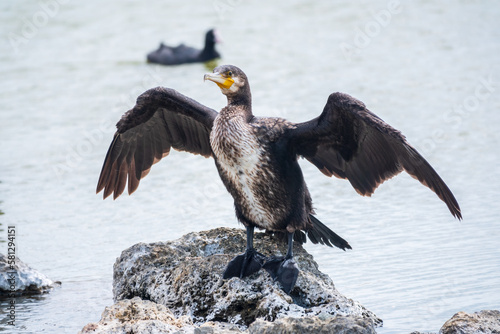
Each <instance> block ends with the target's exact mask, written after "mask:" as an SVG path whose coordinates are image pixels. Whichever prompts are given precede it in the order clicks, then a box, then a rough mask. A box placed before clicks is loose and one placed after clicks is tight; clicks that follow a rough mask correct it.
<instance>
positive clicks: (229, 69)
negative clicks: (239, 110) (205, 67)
mask: <svg viewBox="0 0 500 334" xmlns="http://www.w3.org/2000/svg"><path fill="white" fill-rule="evenodd" d="M203 79H204V80H210V81H213V82H215V83H216V84H217V86H219V87H220V90H221V91H222V94H224V95H226V96H227V98H228V100H229V101H230V102H231V101H233V100H239V99H242V98H243V99H245V100H250V99H251V97H250V86H249V85H248V79H247V76H246V75H245V73H243V71H242V70H240V69H239V68H238V67H236V66H233V65H221V66H217V67H216V68H214V71H213V73H207V74H205V76H204V77H203Z"/></svg>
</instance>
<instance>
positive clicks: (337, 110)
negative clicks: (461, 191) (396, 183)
mask: <svg viewBox="0 0 500 334" xmlns="http://www.w3.org/2000/svg"><path fill="white" fill-rule="evenodd" d="M290 135H291V143H292V145H293V149H294V150H295V152H296V154H298V155H302V156H303V157H305V158H306V159H307V160H309V161H310V162H311V163H313V164H314V165H315V166H316V167H318V169H319V170H320V171H321V172H323V174H325V175H327V176H332V175H335V176H336V177H338V178H342V179H347V180H349V182H350V183H351V185H352V186H353V187H354V189H356V191H357V192H358V193H359V194H361V195H363V196H365V195H367V196H370V195H371V194H372V193H373V192H374V191H375V189H376V188H377V187H378V186H379V185H380V184H381V183H382V182H384V181H385V180H388V179H390V178H391V177H393V176H395V175H397V174H399V173H401V172H402V171H403V170H405V171H406V172H407V173H408V174H410V175H411V176H412V177H414V178H416V179H417V180H419V181H420V182H421V183H422V184H423V185H425V186H427V187H429V188H430V189H431V190H432V191H434V192H435V193H436V195H438V196H439V198H440V199H441V200H443V201H444V202H445V203H446V205H447V206H448V209H449V210H450V212H451V214H452V215H453V216H454V217H456V218H458V219H461V218H462V214H461V211H460V207H459V205H458V203H457V200H456V199H455V197H454V196H453V194H452V192H451V191H450V189H449V188H448V186H447V185H446V184H445V183H444V181H443V180H442V179H441V177H440V176H439V175H438V174H437V173H436V171H435V170H434V169H433V168H432V166H431V165H430V164H429V163H428V162H427V161H426V160H425V159H424V158H423V157H422V156H421V155H420V154H419V153H418V152H417V150H415V149H414V148H413V147H412V146H411V145H410V144H409V143H408V142H407V141H406V139H405V137H404V136H403V135H402V134H401V133H400V132H399V131H398V130H396V129H394V128H393V127H391V126H390V125H389V124H387V123H385V122H384V121H383V120H382V119H380V118H379V117H378V116H377V115H375V114H373V113H372V112H370V111H369V110H368V109H366V107H365V105H364V104H363V103H362V102H360V101H358V100H356V99H354V98H353V97H351V96H349V95H347V94H342V93H333V94H331V95H330V96H329V98H328V101H327V103H326V105H325V108H324V109H323V112H322V114H321V115H320V116H319V117H317V118H315V119H313V120H311V121H308V122H304V123H299V124H296V127H295V128H294V129H292V130H291V133H290Z"/></svg>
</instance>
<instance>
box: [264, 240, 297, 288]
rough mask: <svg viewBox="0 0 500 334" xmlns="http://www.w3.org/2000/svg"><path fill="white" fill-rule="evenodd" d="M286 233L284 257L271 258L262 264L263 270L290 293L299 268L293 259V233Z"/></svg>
mask: <svg viewBox="0 0 500 334" xmlns="http://www.w3.org/2000/svg"><path fill="white" fill-rule="evenodd" d="M287 233H288V250H287V252H286V255H285V257H282V256H281V257H274V258H271V259H270V260H269V261H267V262H266V263H265V264H264V266H263V267H264V269H266V270H267V272H268V273H269V274H270V275H271V277H272V278H274V279H275V280H277V281H278V282H280V283H281V286H282V287H283V290H284V291H285V292H286V293H290V291H292V289H293V287H294V286H295V282H296V281H297V277H298V276H299V268H298V267H297V264H296V263H295V260H294V259H293V233H290V232H287Z"/></svg>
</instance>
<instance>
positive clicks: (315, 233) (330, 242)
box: [294, 215, 352, 250]
mask: <svg viewBox="0 0 500 334" xmlns="http://www.w3.org/2000/svg"><path fill="white" fill-rule="evenodd" d="M309 220H310V221H311V223H312V224H313V228H312V229H310V230H307V231H305V232H306V233H307V236H308V237H309V240H311V242H312V243H313V244H317V243H320V244H322V245H327V246H330V247H333V246H336V247H338V248H340V249H342V250H346V249H352V247H351V245H349V243H348V242H347V241H345V240H344V239H342V238H341V237H340V236H339V235H338V234H337V233H335V232H333V231H332V230H330V229H329V228H328V227H327V226H326V225H324V224H323V223H322V222H320V221H319V220H318V219H317V218H316V217H314V216H313V215H309ZM296 232H297V231H296ZM295 236H297V233H295ZM295 236H294V239H295ZM300 239H305V236H304V235H302V236H301V238H300Z"/></svg>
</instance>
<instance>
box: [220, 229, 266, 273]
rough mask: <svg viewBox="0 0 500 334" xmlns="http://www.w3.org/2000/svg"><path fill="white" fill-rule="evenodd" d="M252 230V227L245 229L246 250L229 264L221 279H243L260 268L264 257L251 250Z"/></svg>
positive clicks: (253, 249)
mask: <svg viewBox="0 0 500 334" xmlns="http://www.w3.org/2000/svg"><path fill="white" fill-rule="evenodd" d="M253 230H254V227H253V226H248V227H247V249H246V250H245V253H243V254H241V255H238V256H237V257H235V258H234V259H232V260H231V261H230V262H229V264H228V265H227V267H226V270H225V271H224V274H223V275H222V278H224V279H226V278H231V277H239V278H243V277H245V276H249V275H252V274H253V273H256V272H257V271H259V270H260V268H262V265H263V264H264V262H265V260H266V257H265V256H264V255H262V254H260V253H259V252H257V251H256V250H255V248H253Z"/></svg>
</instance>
